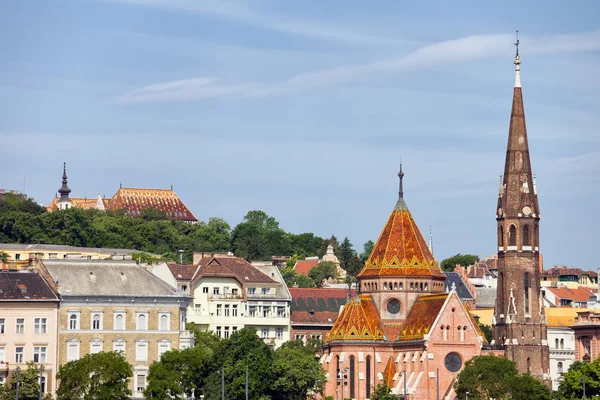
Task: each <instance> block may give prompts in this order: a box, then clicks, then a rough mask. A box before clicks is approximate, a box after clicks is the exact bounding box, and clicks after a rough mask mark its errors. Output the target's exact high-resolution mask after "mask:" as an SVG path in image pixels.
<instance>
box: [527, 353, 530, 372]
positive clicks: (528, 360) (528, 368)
mask: <svg viewBox="0 0 600 400" xmlns="http://www.w3.org/2000/svg"><path fill="white" fill-rule="evenodd" d="M527 373H528V374H531V359H530V358H529V357H527Z"/></svg>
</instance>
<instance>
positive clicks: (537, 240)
mask: <svg viewBox="0 0 600 400" xmlns="http://www.w3.org/2000/svg"><path fill="white" fill-rule="evenodd" d="M533 232H534V235H533V243H534V246H536V247H537V246H539V245H540V237H539V232H538V227H537V225H536V226H535V229H534V230H533Z"/></svg>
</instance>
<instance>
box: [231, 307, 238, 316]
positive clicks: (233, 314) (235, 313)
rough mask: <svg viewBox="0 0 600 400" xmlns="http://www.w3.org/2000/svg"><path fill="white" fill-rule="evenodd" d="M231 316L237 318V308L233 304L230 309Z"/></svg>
mask: <svg viewBox="0 0 600 400" xmlns="http://www.w3.org/2000/svg"><path fill="white" fill-rule="evenodd" d="M231 316H232V317H237V316H238V306H237V304H234V305H233V306H232V307H231Z"/></svg>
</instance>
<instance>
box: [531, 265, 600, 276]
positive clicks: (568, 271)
mask: <svg viewBox="0 0 600 400" xmlns="http://www.w3.org/2000/svg"><path fill="white" fill-rule="evenodd" d="M561 275H577V276H581V275H588V276H589V277H591V278H596V277H597V276H598V274H597V273H596V272H594V271H584V270H582V269H581V268H568V267H566V266H564V265H563V266H562V267H559V266H554V267H553V268H551V269H549V270H543V271H542V276H561Z"/></svg>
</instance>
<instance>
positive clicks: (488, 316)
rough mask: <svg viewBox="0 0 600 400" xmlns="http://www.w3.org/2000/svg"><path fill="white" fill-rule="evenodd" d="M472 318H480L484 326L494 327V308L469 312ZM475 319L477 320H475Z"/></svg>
mask: <svg viewBox="0 0 600 400" xmlns="http://www.w3.org/2000/svg"><path fill="white" fill-rule="evenodd" d="M468 311H469V313H470V314H471V316H472V317H478V318H479V323H481V324H483V325H489V326H492V320H493V318H494V308H493V307H492V308H476V309H474V310H468ZM474 319H475V318H474Z"/></svg>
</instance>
